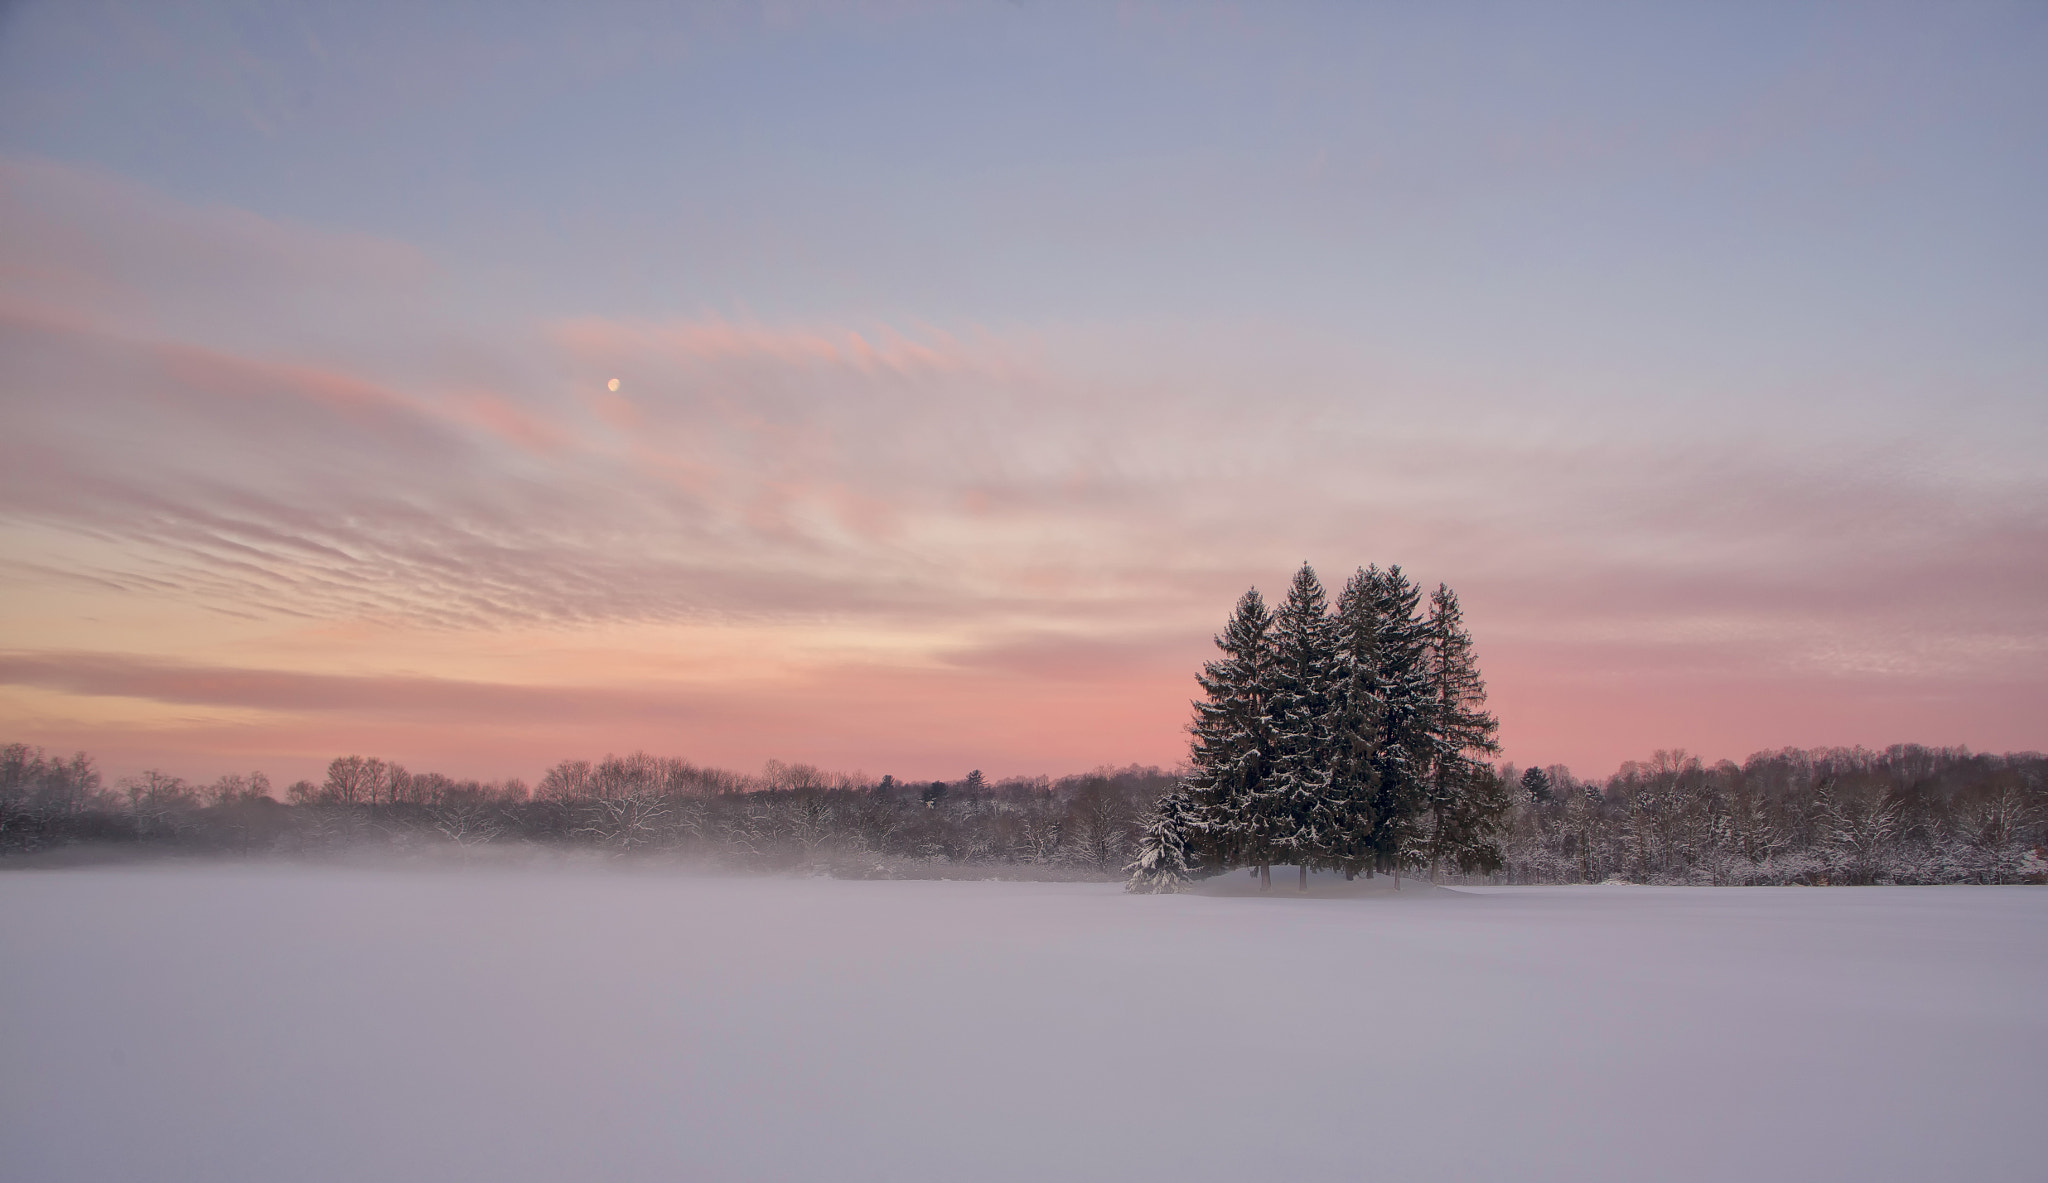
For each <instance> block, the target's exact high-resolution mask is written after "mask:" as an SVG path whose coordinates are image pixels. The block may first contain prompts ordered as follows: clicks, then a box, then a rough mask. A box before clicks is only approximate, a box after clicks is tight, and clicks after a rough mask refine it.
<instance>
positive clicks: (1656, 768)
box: [1500, 744, 2048, 885]
mask: <svg viewBox="0 0 2048 1183" xmlns="http://www.w3.org/2000/svg"><path fill="white" fill-rule="evenodd" d="M1502 771H1503V774H1504V775H1503V779H1505V780H1508V781H1510V782H1512V783H1513V784H1514V785H1515V787H1516V792H1515V794H1514V804H1513V807H1512V808H1511V809H1510V811H1509V813H1508V815H1507V817H1506V819H1505V825H1506V835H1505V837H1504V839H1503V847H1504V857H1503V862H1502V867H1501V871H1500V878H1501V879H1502V880H1503V881H1505V882H1512V883H1602V882H1612V881H1620V882H1627V883H1668V884H1738V885H1768V884H1815V885H1825V884H1871V883H2039V882H2043V881H2044V880H2048V756H2043V755H2042V754H2041V753H2038V752H2020V753H2009V754H2006V755H1991V754H1987V753H1974V752H1971V751H1969V750H1968V749H1967V748H1930V747H1920V746H1917V745H1912V744H1900V745H1895V746H1893V747H1889V748H1886V749H1884V750H1883V751H1881V752H1874V751H1870V750H1867V749H1863V748H1822V749H1814V750H1802V749H1798V748H1786V749H1783V750H1781V751H1774V752H1759V753H1756V754H1755V755H1752V756H1750V757H1749V758H1748V759H1747V760H1745V761H1743V762H1742V763H1740V764H1737V763H1735V762H1734V761H1732V760H1722V761H1719V762H1718V763H1713V764H1708V763H1705V762H1703V761H1701V760H1699V759H1696V758H1694V757H1691V756H1688V755H1686V754H1685V753H1684V752H1658V753H1656V754H1655V755H1654V756H1653V757H1652V758H1651V759H1649V760H1647V761H1641V762H1635V761H1631V762H1630V763H1627V764H1624V765H1622V767H1621V769H1620V771H1618V772H1616V773H1615V774H1614V775H1613V776H1611V777H1608V778H1607V779H1606V780H1605V781H1604V782H1594V781H1582V780H1579V779H1577V778H1576V777H1574V776H1573V775H1572V773H1571V770H1570V769H1569V768H1565V767H1563V766H1561V765H1553V766H1551V767H1547V768H1528V769H1525V770H1522V771H1521V772H1520V773H1519V774H1517V773H1516V772H1515V770H1514V769H1513V768H1512V767H1509V768H1506V769H1503V770H1502Z"/></svg>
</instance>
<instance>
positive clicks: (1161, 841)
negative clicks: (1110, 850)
mask: <svg viewBox="0 0 2048 1183" xmlns="http://www.w3.org/2000/svg"><path fill="white" fill-rule="evenodd" d="M1193 814H1194V799H1193V797H1192V796H1191V795H1190V794H1189V792H1188V790H1187V788H1186V787H1185V786H1182V787H1179V788H1175V789H1173V790H1171V791H1170V792H1168V793H1167V794H1166V795H1165V796H1163V797H1161V798H1159V801H1158V803H1157V804H1156V805H1154V806H1153V807H1152V813H1151V815H1150V816H1149V817H1147V818H1146V819H1145V828H1144V831H1143V832H1142V833H1141V834H1140V835H1139V838H1138V852H1137V857H1135V858H1133V859H1132V860H1131V861H1130V862H1129V863H1128V864H1127V865H1126V866H1125V867H1124V870H1126V871H1129V872H1130V873H1131V878H1130V881H1129V882H1127V883H1125V884H1124V890H1125V891H1130V892H1137V893H1139V894H1143V895H1170V894H1172V893H1174V892H1177V891H1185V890H1186V889H1187V885H1188V881H1189V880H1190V879H1191V878H1193V877H1194V871H1195V868H1193V867H1192V866H1190V864H1189V861H1188V844H1187V835H1188V827H1189V822H1190V820H1191V819H1192V817H1193Z"/></svg>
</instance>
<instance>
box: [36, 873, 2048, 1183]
mask: <svg viewBox="0 0 2048 1183" xmlns="http://www.w3.org/2000/svg"><path fill="white" fill-rule="evenodd" d="M1277 878H1278V879H1279V882H1277V883H1276V890H1275V892H1274V894H1273V897H1271V898H1257V897H1252V898H1245V897H1240V896H1229V897H1225V896H1218V895H1205V896H1178V897H1159V898H1134V897H1128V896H1125V895H1122V894H1121V893H1120V892H1119V891H1118V890H1117V889H1116V888H1115V887H1114V886H1108V885H1100V884H1043V883H1040V884H1021V883H948V882H918V883H905V882H876V883H844V882H832V881H799V880H786V879H708V878H688V877H681V876H672V875H654V874H634V873H615V874H584V873H566V872H563V873H533V874H514V873H505V872H477V873H468V874H462V873H407V872H367V871H340V870H311V869H288V868H270V869H251V868H242V869H197V868H183V869H141V870H90V871H89V870H64V871H11V872H5V873H0V1176H4V1177H5V1178H7V1179H10V1180H22V1181H24V1183H26V1181H31V1180H56V1179H77V1180H93V1181H96V1183H108V1181H112V1180H124V1179H134V1180H153V1181H156V1180H183V1179H190V1180H207V1181H226V1180H265V1181H271V1180H294V1181H300V1180H372V1179H374V1180H459V1179H460V1180H467V1179H474V1180H528V1179H531V1180H568V1179H576V1180H585V1179H589V1180H608V1179H633V1180H640V1179H646V1180H656V1179H659V1180H725V1179H735V1180H737V1179H749V1180H751V1179H817V1180H834V1181H837V1180H868V1179H873V1180H894V1181H907V1180H1011V1179H1016V1180H1064V1179H1110V1178H1117V1179H1231V1180H1248V1179H1268V1178H1270V1179H1300V1178H1313V1179H1324V1180H1329V1179H1367V1178H1384V1179H1398V1180H1422V1179H1458V1180H1476V1179H1515V1180H1530V1179H1570V1180H1597V1179H1616V1180H1621V1179H1627V1180H1646V1179H1664V1180H1675V1179H1702V1180H1706V1179H1712V1180H1735V1179H1742V1180H1756V1179H1801V1180H1812V1179H1856V1180H1883V1179H1900V1180H1915V1181H1924V1180H1930V1179H1987V1180H1990V1179H1996V1180H2013V1179H2038V1178H2042V1177H2044V1175H2048V1159H2044V1157H2043V1151H2042V1149H2041V1147H2042V1142H2041V1139H2040V1128H2041V1127H2040V1122H2041V1115H2042V1114H2043V1113H2048V1003H2044V999H2048V890H2044V889H2040V888H1836V889H1800V888H1787V889H1737V888H1708V889H1696V890H1695V889H1660V888H1618V887H1605V888H1523V889H1501V890H1493V891H1459V892H1451V891H1431V890H1428V889H1422V890H1411V891H1408V892H1404V893H1403V894H1402V895H1401V896H1400V897H1393V896H1391V895H1389V894H1388V893H1386V892H1384V891H1378V892H1375V893H1372V894H1366V895H1363V896H1362V897H1360V898H1343V899H1339V898H1311V899H1301V898H1293V897H1292V893H1291V891H1290V890H1288V889H1290V888H1291V887H1292V882H1291V878H1288V877H1287V876H1285V875H1283V876H1280V877H1277ZM1410 886H1411V888H1413V887H1415V886H1416V885H1412V884H1411V885H1410Z"/></svg>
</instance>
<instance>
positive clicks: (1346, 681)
mask: <svg viewBox="0 0 2048 1183" xmlns="http://www.w3.org/2000/svg"><path fill="white" fill-rule="evenodd" d="M1372 580H1373V576H1370V575H1368V574H1367V573H1366V572H1365V571H1364V570H1363V569H1360V570H1359V571H1358V572H1356V573H1355V574H1353V575H1352V576H1351V578H1350V579H1349V580H1348V581H1346V583H1345V584H1344V590H1343V592H1341V593H1340V594H1339V595H1338V597H1337V612H1336V616H1335V618H1334V619H1333V620H1332V621H1331V622H1330V632H1331V637H1330V643H1331V660H1330V756H1329V768H1330V785H1329V791H1328V793H1327V794H1326V795H1325V797H1324V799H1323V807H1324V808H1323V812H1324V816H1323V818H1322V819H1321V821H1320V823H1319V828H1320V829H1321V831H1322V845H1323V851H1324V857H1325V858H1326V859H1327V860H1328V862H1329V865H1331V866H1333V867H1336V868H1337V869H1339V870H1341V871H1343V872H1344V875H1345V877H1346V878H1351V877H1353V876H1355V875H1357V874H1358V873H1359V872H1361V871H1363V872H1366V873H1367V874H1370V873H1371V872H1372V869H1373V867H1374V865H1375V864H1376V863H1377V862H1378V858H1379V848H1378V846H1377V845H1376V842H1375V833H1376V829H1377V826H1376V819H1377V815H1376V814H1375V813H1374V797H1375V795H1376V789H1377V783H1378V782H1377V779H1376V776H1377V770H1378V761H1377V753H1378V751H1379V724H1380V692H1379V639H1380V628H1379V616H1378V607H1377V605H1376V602H1375V599H1374V594H1373V583H1372Z"/></svg>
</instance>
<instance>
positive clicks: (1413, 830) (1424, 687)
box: [1365, 565, 1434, 876]
mask: <svg viewBox="0 0 2048 1183" xmlns="http://www.w3.org/2000/svg"><path fill="white" fill-rule="evenodd" d="M1365 583H1366V597H1367V599H1368V600H1369V602H1370V604H1371V611H1372V617H1373V620H1372V626H1373V660H1374V668H1373V671H1372V673H1373V688H1374V695H1375V697H1376V699H1377V701H1376V702H1375V704H1374V706H1375V708H1376V710H1375V713H1376V716H1377V718H1376V720H1375V727H1374V734H1373V745H1372V751H1371V755H1370V762H1371V769H1372V812H1373V843H1372V844H1373V849H1374V852H1375V854H1376V855H1377V857H1378V861H1379V865H1380V866H1382V867H1385V868H1388V869H1390V870H1392V871H1393V872H1394V873H1395V874H1396V875H1397V876H1398V875H1399V874H1400V872H1401V868H1402V865H1403V862H1404V860H1407V859H1410V858H1412V857H1414V854H1415V853H1416V848H1417V846H1418V844H1419V842H1420V840H1421V839H1422V838H1423V837H1424V826H1423V815H1424V812H1425V810H1426V809H1427V807H1428V800H1429V786H1428V776H1429V767H1430V755H1431V751H1432V747H1431V741H1430V724H1431V721H1432V716H1433V714H1434V710H1433V708H1432V701H1431V694H1430V685H1429V671H1428V664H1427V662H1428V646H1427V641H1426V637H1425V633H1424V628H1423V621H1422V620H1421V618H1420V617H1419V616H1418V614H1417V608H1418V606H1419V604H1420V601H1421V599H1422V590H1421V589H1420V588H1418V587H1416V586H1415V585H1414V584H1412V583H1410V582H1408V577H1407V576H1406V575H1403V574H1402V573H1401V568H1400V566H1399V565H1394V566H1390V567H1388V568H1387V569H1386V570H1385V571H1380V570H1379V569H1377V568H1367V570H1366V573H1365Z"/></svg>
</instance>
